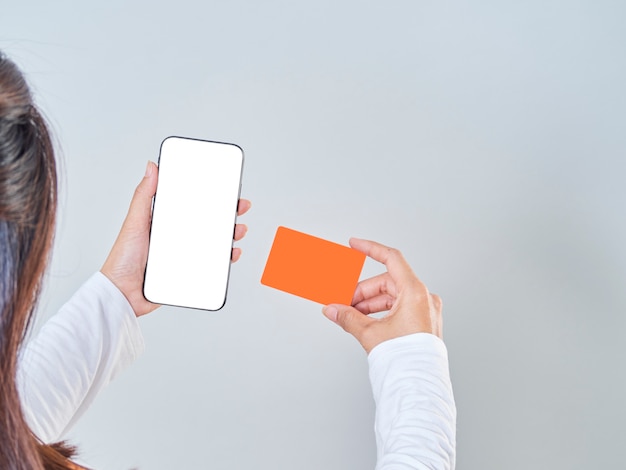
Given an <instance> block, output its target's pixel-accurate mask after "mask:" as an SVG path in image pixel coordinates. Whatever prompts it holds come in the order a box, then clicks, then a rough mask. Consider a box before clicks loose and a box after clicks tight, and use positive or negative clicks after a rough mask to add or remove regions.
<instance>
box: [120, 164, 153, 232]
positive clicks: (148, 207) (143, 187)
mask: <svg viewBox="0 0 626 470" xmlns="http://www.w3.org/2000/svg"><path fill="white" fill-rule="evenodd" d="M158 173H159V169H158V167H157V166H156V164H155V163H153V162H148V166H147V167H146V173H145V175H144V177H143V179H142V180H141V182H140V183H139V185H138V186H137V188H136V189H135V193H134V194H133V198H132V200H131V201H130V208H129V209H128V214H127V216H126V220H125V221H124V225H125V226H127V227H126V228H130V229H140V230H148V229H149V227H150V217H151V214H152V198H153V197H154V194H155V193H156V187H157V180H158Z"/></svg>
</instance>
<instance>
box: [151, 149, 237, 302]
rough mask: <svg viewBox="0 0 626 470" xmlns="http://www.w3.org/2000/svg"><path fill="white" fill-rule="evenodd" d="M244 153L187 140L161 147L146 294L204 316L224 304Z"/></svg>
mask: <svg viewBox="0 0 626 470" xmlns="http://www.w3.org/2000/svg"><path fill="white" fill-rule="evenodd" d="M243 161H244V154H243V150H242V149H241V148H240V147H239V146H237V145H234V144H227V143H222V142H211V141H207V140H199V139H191V138H186V137H168V138H166V139H165V140H164V141H163V142H162V143H161V151H160V154H159V163H158V165H159V177H158V183H157V190H156V194H155V196H154V201H153V206H152V223H151V228H150V245H149V249H148V262H147V265H146V272H145V278H144V286H143V291H144V296H145V297H146V299H148V300H149V301H150V302H154V303H157V304H164V305H174V306H179V307H189V308H195V309H202V310H213V311H214V310H219V309H221V308H222V307H223V306H224V304H225V303H226V293H227V290H228V278H229V274H230V264H231V252H232V248H233V235H234V230H235V223H236V220H237V205H238V203H239V195H240V192H241V177H242V171H243Z"/></svg>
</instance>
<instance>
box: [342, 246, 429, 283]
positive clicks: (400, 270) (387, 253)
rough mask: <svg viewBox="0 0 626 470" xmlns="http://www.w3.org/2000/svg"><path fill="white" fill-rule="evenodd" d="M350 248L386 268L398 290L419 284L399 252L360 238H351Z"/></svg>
mask: <svg viewBox="0 0 626 470" xmlns="http://www.w3.org/2000/svg"><path fill="white" fill-rule="evenodd" d="M350 246H351V247H352V248H354V249H355V250H358V251H360V252H361V253H364V254H365V255H367V256H369V257H370V258H372V259H374V260H376V261H378V262H380V263H383V264H384V265H385V266H386V267H387V271H389V274H390V275H391V277H392V278H393V280H394V281H395V282H396V283H397V285H398V289H402V288H403V287H404V286H405V285H406V284H407V283H409V282H411V281H418V282H419V283H420V284H421V281H419V279H418V278H417V276H416V275H415V273H414V272H413V270H412V269H411V267H410V266H409V264H408V263H407V262H406V260H405V259H404V256H402V253H400V251H399V250H397V249H395V248H391V247H388V246H385V245H382V244H380V243H377V242H374V241H371V240H362V239H360V238H351V239H350Z"/></svg>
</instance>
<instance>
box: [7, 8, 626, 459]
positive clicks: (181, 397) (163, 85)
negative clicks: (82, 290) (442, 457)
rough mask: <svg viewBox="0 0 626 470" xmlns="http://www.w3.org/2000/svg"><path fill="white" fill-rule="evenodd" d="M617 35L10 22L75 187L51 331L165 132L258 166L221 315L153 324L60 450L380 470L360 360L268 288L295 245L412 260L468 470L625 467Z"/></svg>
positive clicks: (484, 21)
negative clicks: (233, 146)
mask: <svg viewBox="0 0 626 470" xmlns="http://www.w3.org/2000/svg"><path fill="white" fill-rule="evenodd" d="M624 24H626V4H625V3H623V2H620V1H609V0H594V1H591V0H587V1H583V0H574V1H571V0H570V1H564V0H547V1H546V0H542V1H537V0H532V1H525V2H512V1H506V2H503V1H489V0H477V1H474V2H463V1H415V0H413V1H389V2H371V1H355V0H350V1H325V0H317V1H308V2H298V1H294V2H288V1H267V2H263V1H257V2H255V1H228V2H211V1H205V2H200V1H196V2H193V1H187V0H179V1H177V2H160V1H153V2H147V1H143V2H139V1H137V2H123V1H119V0H111V1H108V2H69V1H55V2H48V1H33V2H17V1H12V2H4V4H3V5H2V8H1V10H0V49H3V50H4V51H5V52H6V53H8V54H9V55H10V56H11V57H12V58H13V59H14V60H15V61H16V62H17V63H18V64H19V65H20V66H21V67H22V68H23V69H24V70H25V72H26V73H27V76H28V79H29V80H30V82H31V84H32V86H33V88H34V89H35V90H36V95H37V98H38V102H39V103H40V105H41V107H42V108H43V109H44V110H45V112H46V114H47V116H48V117H49V119H50V121H51V122H52V125H53V129H54V132H55V135H56V138H57V141H58V146H59V149H60V152H59V159H60V161H61V165H62V168H63V171H62V172H63V176H62V178H61V186H62V192H63V196H62V200H61V209H60V218H59V227H58V235H57V242H56V247H55V248H56V251H55V255H54V259H53V263H52V266H51V270H50V275H49V278H48V283H47V286H48V287H47V290H46V294H45V297H44V301H43V302H42V305H41V310H42V312H41V315H42V317H45V316H46V315H50V314H52V313H54V312H55V311H56V310H57V309H58V308H59V307H60V306H61V305H62V303H63V302H64V301H66V300H67V299H68V298H69V296H70V295H71V294H72V292H73V291H75V290H76V289H77V288H78V287H79V286H80V284H81V283H82V282H83V281H84V280H85V279H86V278H87V277H88V276H89V275H90V274H91V273H93V272H94V271H96V270H97V269H99V268H100V266H101V264H102V263H103V261H104V259H105V257H106V255H107V253H108V250H109V249H110V247H111V245H112V243H113V241H114V239H115V237H116V235H117V232H118V230H119V227H120V225H121V222H122V220H123V218H124V216H125V213H126V209H127V207H128V203H129V201H130V198H131V196H132V193H133V190H134V187H135V185H136V184H137V183H138V182H139V181H140V179H141V177H142V176H143V171H144V168H145V165H146V161H147V160H148V159H152V160H156V159H157V157H158V149H159V145H160V142H161V140H162V139H163V138H165V137H166V136H168V135H184V136H191V137H198V138H206V139H214V140H221V141H227V142H228V141H230V142H234V143H237V144H239V145H240V146H242V147H243V148H244V150H245V151H246V164H245V169H244V179H243V191H242V196H243V197H246V198H249V199H251V200H252V201H253V208H252V210H251V211H250V213H249V214H248V215H246V216H245V217H244V218H241V219H240V222H242V223H246V224H248V226H249V228H250V230H249V232H248V235H247V237H246V238H245V240H244V241H242V242H241V243H240V244H239V246H241V247H242V248H243V252H244V253H243V257H242V259H241V261H240V262H238V263H237V264H236V265H235V266H234V267H233V269H232V277H231V282H230V286H231V287H230V292H229V298H228V302H227V305H226V307H225V308H224V309H223V310H222V311H220V312H217V313H208V312H200V311H190V310H184V309H178V308H161V309H160V310H158V311H156V312H154V313H153V314H151V315H149V316H148V317H146V318H143V319H141V324H142V329H143V332H144V336H145V341H146V344H147V350H146V353H145V354H144V355H143V356H142V357H141V358H140V359H139V360H138V361H137V362H136V363H135V364H134V365H133V366H132V367H131V368H130V369H129V370H127V371H125V372H124V373H123V374H122V376H121V377H119V379H118V380H116V381H115V382H114V383H113V384H111V385H110V386H109V387H108V388H107V389H106V390H105V391H104V392H103V393H102V395H101V396H100V398H99V399H98V401H97V402H96V403H95V405H94V406H93V407H92V408H91V409H90V411H89V412H88V413H87V414H86V415H85V417H84V419H83V420H82V421H81V423H80V424H79V425H78V426H77V427H76V428H75V429H74V430H73V431H72V432H71V434H70V435H69V436H68V437H69V439H71V441H72V442H73V443H75V444H77V445H79V447H80V449H81V451H82V455H83V457H84V460H85V461H86V462H87V463H88V464H89V465H91V466H93V467H95V468H99V469H128V468H130V467H132V466H137V467H139V468H141V469H171V468H207V469H225V468H228V469H250V468H256V469H294V468H298V469H311V470H318V469H322V468H323V469H327V470H332V469H355V470H357V469H359V470H360V469H366V468H373V467H374V464H375V454H376V451H375V441H374V434H373V416H374V404H373V400H372V397H371V391H370V388H369V382H368V377H367V361H366V356H365V353H364V352H363V351H362V350H361V349H360V347H359V345H358V344H357V342H356V341H355V340H354V339H353V338H351V337H350V336H348V335H347V334H345V333H344V332H343V331H342V330H341V329H340V328H338V327H337V326H336V325H334V324H332V323H331V322H329V321H328V320H326V319H325V318H324V317H323V316H322V314H321V306H320V305H317V304H314V303H312V302H309V301H306V300H302V299H299V298H296V297H293V296H289V295H287V294H284V293H281V292H278V291H275V290H272V289H269V288H266V287H264V286H262V285H261V284H260V282H259V281H260V277H261V273H262V270H263V266H264V262H265V259H266V256H267V254H268V252H269V248H270V245H271V242H272V239H273V236H274V231H275V229H276V227H277V226H278V225H286V226H288V227H292V228H295V229H297V230H301V231H305V232H309V233H311V234H314V235H317V236H320V237H323V238H328V239H330V240H333V241H336V242H339V243H347V241H348V238H349V237H350V236H359V237H363V238H371V239H375V240H378V241H380V242H383V243H385V244H388V245H392V246H395V247H398V248H400V249H401V250H402V251H403V252H404V254H405V256H406V258H407V259H408V260H409V261H410V263H411V264H412V266H413V267H414V270H415V271H416V273H417V274H418V275H419V276H420V277H421V278H422V279H423V280H424V281H425V282H426V284H427V285H428V286H429V287H430V289H431V290H432V291H433V292H436V293H438V294H440V295H441V296H442V297H443V299H444V318H445V324H444V335H445V340H446V343H447V345H448V350H449V354H450V360H451V372H452V379H453V384H454V390H455V395H456V400H457V406H458V468H459V469H466V470H484V469H508V470H517V469H519V470H527V469H585V470H587V469H590V468H615V467H616V465H619V464H620V463H623V462H624V460H625V459H626V451H625V450H624V445H623V444H624V442H625V441H626V405H625V404H624V401H623V398H624V396H626V374H625V373H624V370H625V357H626V355H625V353H626V341H625V340H626V315H625V313H626V290H625V289H624V286H625V285H626V248H625V243H624V241H625V240H626V204H625V202H626V184H624V180H625V175H626V158H625V157H626V152H625V150H626V90H625V85H626V53H625V46H626V28H625V27H624ZM380 271H381V268H380V266H377V264H376V263H374V262H368V263H367V265H366V268H365V271H364V276H366V275H372V274H375V273H378V272H380Z"/></svg>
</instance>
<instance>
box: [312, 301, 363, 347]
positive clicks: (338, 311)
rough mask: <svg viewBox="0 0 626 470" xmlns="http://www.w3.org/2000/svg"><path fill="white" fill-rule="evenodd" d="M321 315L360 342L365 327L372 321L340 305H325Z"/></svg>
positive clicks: (352, 309)
mask: <svg viewBox="0 0 626 470" xmlns="http://www.w3.org/2000/svg"><path fill="white" fill-rule="evenodd" d="M322 313H323V314H324V315H325V316H326V318H328V319H329V320H331V321H333V322H335V323H337V324H338V325H339V326H341V327H342V328H343V329H344V330H345V331H346V332H348V333H350V334H351V335H352V336H354V337H355V338H356V339H357V340H358V341H359V342H361V336H362V333H363V331H364V330H365V328H366V327H367V325H368V324H369V323H370V322H371V321H372V319H371V318H369V317H368V316H367V315H363V314H362V313H361V312H359V311H358V310H357V309H356V308H354V307H349V306H348V305H341V304H331V305H327V306H325V307H324V308H323V309H322Z"/></svg>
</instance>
